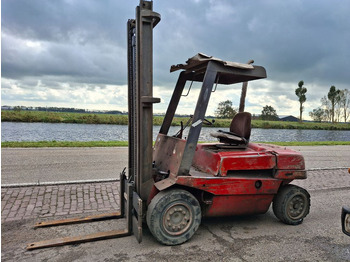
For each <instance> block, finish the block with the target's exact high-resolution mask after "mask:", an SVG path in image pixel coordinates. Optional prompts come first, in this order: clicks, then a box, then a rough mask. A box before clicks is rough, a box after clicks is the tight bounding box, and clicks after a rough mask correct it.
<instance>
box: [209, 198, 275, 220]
mask: <svg viewBox="0 0 350 262" xmlns="http://www.w3.org/2000/svg"><path fill="white" fill-rule="evenodd" d="M273 197H274V195H273V194H271V195H229V196H214V197H213V199H212V204H211V205H208V206H206V207H205V208H204V210H203V213H202V214H203V216H206V217H220V216H239V215H250V214H264V213H266V211H267V210H268V209H269V207H270V205H271V202H272V199H273Z"/></svg>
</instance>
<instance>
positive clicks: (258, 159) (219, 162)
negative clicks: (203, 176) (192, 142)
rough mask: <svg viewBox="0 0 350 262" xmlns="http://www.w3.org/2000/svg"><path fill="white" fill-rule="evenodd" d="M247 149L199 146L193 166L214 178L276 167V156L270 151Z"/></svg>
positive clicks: (211, 145) (213, 145)
mask: <svg viewBox="0 0 350 262" xmlns="http://www.w3.org/2000/svg"><path fill="white" fill-rule="evenodd" d="M250 146H251V144H249V146H248V148H245V149H218V148H216V146H215V144H199V145H197V150H196V153H195V156H194V159H193V165H194V166H195V167H196V168H198V169H199V170H201V171H203V172H208V173H210V174H212V175H213V176H226V175H227V172H228V171H230V170H263V169H273V168H275V166H276V156H275V155H273V154H271V153H270V152H268V151H263V150H259V151H258V150H254V149H252V148H251V147H250Z"/></svg>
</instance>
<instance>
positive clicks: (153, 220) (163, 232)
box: [146, 189, 202, 246]
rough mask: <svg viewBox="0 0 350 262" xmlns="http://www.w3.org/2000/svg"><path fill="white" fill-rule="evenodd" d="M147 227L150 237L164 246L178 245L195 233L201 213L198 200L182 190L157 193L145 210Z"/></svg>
mask: <svg viewBox="0 0 350 262" xmlns="http://www.w3.org/2000/svg"><path fill="white" fill-rule="evenodd" d="M146 219H147V225H148V228H149V230H150V231H151V233H152V235H153V236H154V237H155V238H156V239H157V240H158V241H159V242H160V243H162V244H164V245H169V246H173V245H179V244H182V243H184V242H186V241H187V240H189V239H190V238H191V237H192V236H193V235H194V233H195V232H196V231H197V229H198V227H199V225H200V223H201V219H202V212H201V207H200V204H199V202H198V200H197V199H196V198H195V197H194V196H193V195H192V194H191V193H189V192H187V191H185V190H182V189H171V190H165V191H161V192H159V193H158V194H157V195H156V196H155V197H154V198H153V199H152V201H151V203H150V204H149V206H148V210H147V218H146Z"/></svg>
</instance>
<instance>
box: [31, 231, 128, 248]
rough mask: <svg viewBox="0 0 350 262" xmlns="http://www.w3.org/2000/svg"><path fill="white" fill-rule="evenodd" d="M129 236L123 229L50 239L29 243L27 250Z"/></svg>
mask: <svg viewBox="0 0 350 262" xmlns="http://www.w3.org/2000/svg"><path fill="white" fill-rule="evenodd" d="M129 235H130V232H129V231H128V230H127V229H124V230H112V231H106V232H98V233H94V234H89V235H85V236H76V237H63V238H56V239H50V240H44V241H39V242H34V243H30V244H28V245H27V250H33V249H38V248H46V247H55V246H63V245H72V244H79V243H84V242H90V241H97V240H104V239H111V238H118V237H124V236H129Z"/></svg>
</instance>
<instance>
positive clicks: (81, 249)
mask: <svg viewBox="0 0 350 262" xmlns="http://www.w3.org/2000/svg"><path fill="white" fill-rule="evenodd" d="M294 149H296V150H300V151H301V152H302V153H303V154H304V156H305V159H306V164H307V168H308V169H312V168H317V169H318V168H338V167H349V163H350V161H349V159H350V147H349V146H335V147H329V146H327V147H300V148H294ZM126 152H127V150H126V148H65V149H62V148H54V149H47V148H43V149H2V172H3V173H2V183H3V184H4V180H5V181H15V182H18V181H19V182H22V183H23V181H22V180H21V179H23V177H26V178H27V177H31V176H32V177H35V178H36V179H44V178H45V179H47V181H59V180H60V179H62V181H66V180H77V179H84V178H85V179H102V178H111V177H112V178H113V176H111V174H118V173H119V170H120V169H122V167H124V166H125V165H126V163H127V154H126ZM11 169H12V171H11ZM21 169H24V170H21ZM51 172H53V173H52V174H51ZM80 173H81V175H79V174H80ZM310 173H314V175H313V176H310V177H309V179H307V180H299V181H298V182H300V183H304V184H303V186H304V187H305V189H307V190H308V191H309V193H310V195H311V210H310V214H309V215H308V216H307V217H306V218H305V219H304V222H303V223H302V224H301V225H298V226H288V225H285V224H283V223H281V222H280V221H279V220H278V219H277V218H276V217H275V216H274V214H273V211H272V210H271V208H270V210H269V211H268V212H267V213H266V214H264V215H254V216H239V217H226V218H204V219H203V220H202V223H201V225H200V227H199V229H198V231H197V232H196V233H195V235H194V236H193V237H192V238H191V239H190V240H189V241H188V242H186V243H184V244H182V245H180V246H163V245H161V244H159V243H158V242H157V241H156V240H155V239H154V238H153V237H152V235H151V233H150V232H149V231H148V229H147V228H146V227H145V229H144V234H143V242H142V243H141V244H138V242H137V241H136V239H135V238H134V237H133V236H129V237H124V238H120V239H110V240H103V241H97V242H92V243H84V244H79V245H73V246H64V247H55V248H47V249H41V250H34V251H26V250H25V246H26V244H28V243H30V242H34V241H40V240H46V239H52V238H57V237H65V236H74V235H85V234H90V233H95V232H101V231H107V230H111V229H113V230H114V229H123V228H124V227H125V220H124V219H122V220H108V221H103V222H95V223H87V224H81V225H67V226H62V227H53V228H42V229H37V230H34V229H33V224H34V223H35V222H38V221H42V220H43V219H42V218H33V219H22V220H17V221H11V222H4V223H2V225H1V230H2V235H1V237H2V244H1V249H2V252H1V258H2V259H3V260H4V261H170V262H171V261H176V262H177V261H210V262H212V261H220V262H221V261H237V262H240V261H269V262H270V261H273V262H274V261H283V262H285V261H350V237H348V236H346V235H344V234H343V233H342V232H341V226H340V210H341V206H343V205H350V204H349V203H350V194H349V190H350V184H349V183H348V182H349V180H348V179H347V176H348V174H347V170H346V169H341V170H331V171H330V170H319V171H312V172H310ZM332 173H334V174H335V175H334V181H333V180H332V179H329V176H330V175H331V176H332V177H333V175H332ZM340 173H342V174H343V173H344V174H343V175H341V174H340ZM101 174H105V176H102V175H101ZM11 177H12V179H15V180H10V179H9V178H11ZM344 179H345V180H344ZM309 180H310V181H309ZM26 181H28V183H29V182H31V181H35V180H33V179H32V180H30V179H28V180H26ZM308 181H309V182H310V183H309V182H308ZM35 182H36V181H35ZM7 183H13V182H7ZM323 184H325V187H323V186H322V185H323ZM64 217H65V216H60V217H59V218H60V219H62V218H64ZM67 217H71V215H70V216H67Z"/></svg>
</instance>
